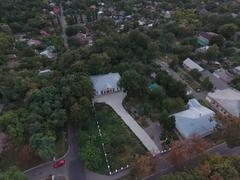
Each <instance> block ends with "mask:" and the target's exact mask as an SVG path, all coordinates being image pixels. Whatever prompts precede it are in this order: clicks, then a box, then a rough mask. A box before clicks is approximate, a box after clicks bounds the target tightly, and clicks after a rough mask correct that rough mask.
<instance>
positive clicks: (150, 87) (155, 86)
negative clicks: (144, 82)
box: [148, 83, 159, 92]
mask: <svg viewBox="0 0 240 180" xmlns="http://www.w3.org/2000/svg"><path fill="white" fill-rule="evenodd" d="M157 88H159V85H158V84H157V83H152V84H150V85H149V86H148V89H149V91H150V92H153V91H155V90H156V89H157Z"/></svg>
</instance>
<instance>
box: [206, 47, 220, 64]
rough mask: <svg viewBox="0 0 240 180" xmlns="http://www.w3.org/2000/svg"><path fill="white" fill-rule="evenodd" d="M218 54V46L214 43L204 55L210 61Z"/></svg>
mask: <svg viewBox="0 0 240 180" xmlns="http://www.w3.org/2000/svg"><path fill="white" fill-rule="evenodd" d="M219 54H220V51H219V47H218V46H217V45H216V44H214V45H212V46H210V47H209V48H208V50H207V52H206V53H205V56H206V58H207V60H208V61H210V60H216V58H217V57H218V56H219Z"/></svg>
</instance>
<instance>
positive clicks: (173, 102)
mask: <svg viewBox="0 0 240 180" xmlns="http://www.w3.org/2000/svg"><path fill="white" fill-rule="evenodd" d="M165 103H166V105H167V106H166V107H167V110H168V112H171V113H172V112H173V113H175V112H179V111H182V110H183V109H184V107H185V102H184V100H183V99H182V98H181V97H177V98H167V100H166V102H165Z"/></svg>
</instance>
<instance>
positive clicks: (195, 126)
mask: <svg viewBox="0 0 240 180" xmlns="http://www.w3.org/2000/svg"><path fill="white" fill-rule="evenodd" d="M173 116H174V117H175V120H176V129H177V130H178V132H179V133H180V135H181V136H182V137H183V138H191V137H192V135H193V134H195V135H198V136H201V137H204V136H207V135H209V134H211V133H212V132H213V130H214V128H215V127H216V125H217V123H216V121H215V120H214V119H213V118H214V116H215V113H214V112H213V111H212V110H210V109H208V108H206V107H204V106H202V105H201V104H200V103H199V102H198V101H197V100H196V99H190V100H189V102H188V109H187V110H185V111H182V112H179V113H176V114H174V115H173Z"/></svg>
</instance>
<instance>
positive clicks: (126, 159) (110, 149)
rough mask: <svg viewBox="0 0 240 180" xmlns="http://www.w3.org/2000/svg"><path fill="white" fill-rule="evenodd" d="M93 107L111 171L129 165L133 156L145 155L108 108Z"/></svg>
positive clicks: (119, 119) (138, 143) (102, 106)
mask: <svg viewBox="0 0 240 180" xmlns="http://www.w3.org/2000/svg"><path fill="white" fill-rule="evenodd" d="M95 107H96V117H97V119H98V120H99V122H100V126H101V130H102V134H103V137H104V142H105V144H106V151H107V154H108V159H109V161H110V166H111V170H112V171H113V170H115V169H119V168H120V167H122V166H126V165H127V164H129V163H130V161H131V159H132V158H133V157H134V155H135V154H144V153H145V151H146V150H145V148H144V146H143V145H142V144H141V143H140V141H139V140H138V139H137V137H136V136H135V135H134V134H133V133H132V132H131V130H130V129H129V128H128V127H127V126H126V125H125V123H124V122H123V121H122V119H121V118H120V117H119V116H118V115H117V114H116V113H115V112H114V111H113V110H112V109H111V108H110V107H109V106H107V105H105V104H96V106H95Z"/></svg>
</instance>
